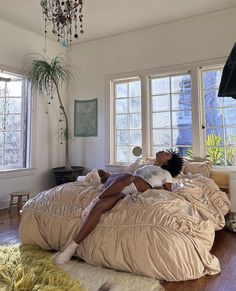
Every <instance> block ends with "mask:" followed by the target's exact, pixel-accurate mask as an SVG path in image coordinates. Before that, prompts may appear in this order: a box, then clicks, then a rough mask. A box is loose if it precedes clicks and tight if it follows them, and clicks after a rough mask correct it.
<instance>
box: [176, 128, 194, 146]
mask: <svg viewBox="0 0 236 291" xmlns="http://www.w3.org/2000/svg"><path fill="white" fill-rule="evenodd" d="M192 142H193V141H192V130H191V129H174V130H173V145H174V146H180V145H189V146H190V145H192Z"/></svg>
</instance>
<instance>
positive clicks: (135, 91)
mask: <svg viewBox="0 0 236 291" xmlns="http://www.w3.org/2000/svg"><path fill="white" fill-rule="evenodd" d="M129 96H130V97H139V96H141V86H140V81H136V82H130V83H129Z"/></svg>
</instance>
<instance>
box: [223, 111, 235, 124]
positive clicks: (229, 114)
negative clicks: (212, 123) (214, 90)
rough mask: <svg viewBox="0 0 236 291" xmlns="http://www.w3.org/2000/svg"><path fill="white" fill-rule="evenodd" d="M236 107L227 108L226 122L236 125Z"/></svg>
mask: <svg viewBox="0 0 236 291" xmlns="http://www.w3.org/2000/svg"><path fill="white" fill-rule="evenodd" d="M235 117H236V108H225V110H224V122H225V126H227V125H236V118H235Z"/></svg>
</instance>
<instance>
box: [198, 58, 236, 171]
mask: <svg viewBox="0 0 236 291" xmlns="http://www.w3.org/2000/svg"><path fill="white" fill-rule="evenodd" d="M223 68H224V64H216V65H210V66H202V67H199V68H198V70H199V78H200V80H199V83H200V84H199V86H200V98H201V103H202V127H203V128H202V130H203V134H202V135H203V138H204V140H205V139H206V135H207V134H206V131H207V128H220V127H222V130H223V141H224V144H223V145H222V146H221V147H220V148H224V159H225V158H226V149H227V148H231V147H230V146H227V144H226V137H225V129H226V128H228V127H229V126H227V125H225V124H224V118H223V117H222V122H223V123H222V126H213V127H207V126H206V115H205V110H206V108H205V105H204V101H205V100H204V93H205V90H204V79H203V77H204V73H205V72H208V71H212V70H221V71H223ZM213 89H214V88H213ZM215 89H216V88H215ZM217 89H218V88H217ZM219 98H222V99H224V98H230V97H219ZM213 108H214V107H213ZM213 108H210V109H213ZM219 108H222V110H223V112H222V113H223V116H224V114H225V112H224V110H225V109H227V108H229V107H228V106H224V105H223V106H222V107H219ZM208 109H209V108H208ZM233 128H235V125H234V126H233ZM232 148H233V147H232ZM234 148H236V146H235V147H234ZM204 155H205V156H206V155H207V146H205V144H204ZM226 163H227V160H224V165H222V166H220V165H216V164H215V165H214V167H216V168H229V169H233V168H234V167H235V166H229V165H226Z"/></svg>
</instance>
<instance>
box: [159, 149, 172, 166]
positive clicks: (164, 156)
mask: <svg viewBox="0 0 236 291" xmlns="http://www.w3.org/2000/svg"><path fill="white" fill-rule="evenodd" d="M171 159H172V154H171V153H169V152H167V151H160V152H157V153H156V160H157V161H158V162H159V164H161V165H162V166H163V165H167V164H168V161H169V160H171Z"/></svg>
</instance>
